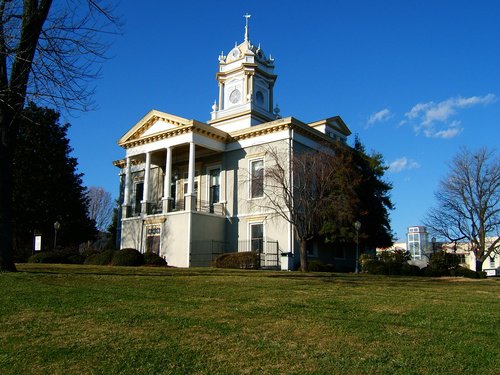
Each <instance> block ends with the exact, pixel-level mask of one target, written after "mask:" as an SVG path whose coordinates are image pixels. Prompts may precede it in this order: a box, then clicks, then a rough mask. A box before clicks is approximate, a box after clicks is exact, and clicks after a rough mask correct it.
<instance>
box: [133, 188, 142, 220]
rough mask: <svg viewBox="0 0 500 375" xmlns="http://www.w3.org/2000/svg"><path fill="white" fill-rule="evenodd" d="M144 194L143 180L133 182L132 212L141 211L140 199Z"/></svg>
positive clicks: (138, 212) (137, 212)
mask: <svg viewBox="0 0 500 375" xmlns="http://www.w3.org/2000/svg"><path fill="white" fill-rule="evenodd" d="M143 195H144V182H138V183H136V184H135V199H134V212H135V213H136V214H140V213H141V201H142V198H143Z"/></svg>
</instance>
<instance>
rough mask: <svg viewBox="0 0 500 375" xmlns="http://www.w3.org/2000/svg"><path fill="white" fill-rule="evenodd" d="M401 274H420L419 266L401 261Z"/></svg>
mask: <svg viewBox="0 0 500 375" xmlns="http://www.w3.org/2000/svg"><path fill="white" fill-rule="evenodd" d="M400 271H401V275H404V276H420V275H421V272H420V267H419V266H415V265H412V264H408V263H403V264H402V265H401V269H400Z"/></svg>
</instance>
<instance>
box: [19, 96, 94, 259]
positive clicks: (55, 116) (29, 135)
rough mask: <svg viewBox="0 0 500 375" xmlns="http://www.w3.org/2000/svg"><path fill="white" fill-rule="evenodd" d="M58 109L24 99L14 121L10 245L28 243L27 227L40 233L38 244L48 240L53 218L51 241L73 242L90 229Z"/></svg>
mask: <svg viewBox="0 0 500 375" xmlns="http://www.w3.org/2000/svg"><path fill="white" fill-rule="evenodd" d="M59 117H60V115H59V113H57V112H56V111H54V110H52V109H49V108H42V107H38V106H36V105H35V104H33V103H30V104H29V105H28V106H27V107H26V109H25V110H24V111H23V119H22V121H21V122H20V132H19V138H18V147H17V148H16V153H15V155H14V194H13V216H14V220H13V222H14V241H15V243H14V245H15V246H14V248H15V252H16V253H22V252H23V251H24V252H26V249H31V248H32V246H33V245H32V241H33V233H34V232H37V233H41V234H42V248H43V249H51V248H52V247H53V246H54V232H55V231H54V223H55V222H56V221H58V222H59V223H60V224H61V227H60V229H59V230H58V232H57V244H58V245H61V246H70V245H78V244H80V243H81V242H84V241H86V240H88V239H91V238H92V237H93V235H94V234H95V223H94V222H93V221H92V220H90V219H89V218H88V216H87V203H88V202H87V195H86V188H85V187H84V186H82V176H83V175H82V174H81V173H78V171H77V166H78V162H77V159H76V158H74V157H72V156H71V152H72V148H71V147H70V144H69V139H68V138H67V132H68V129H69V127H70V125H69V124H64V125H61V124H60V123H59Z"/></svg>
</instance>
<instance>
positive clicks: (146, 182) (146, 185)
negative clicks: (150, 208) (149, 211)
mask: <svg viewBox="0 0 500 375" xmlns="http://www.w3.org/2000/svg"><path fill="white" fill-rule="evenodd" d="M150 171H151V153H150V152H147V153H146V169H145V170H144V192H143V195H142V200H143V202H149V178H150Z"/></svg>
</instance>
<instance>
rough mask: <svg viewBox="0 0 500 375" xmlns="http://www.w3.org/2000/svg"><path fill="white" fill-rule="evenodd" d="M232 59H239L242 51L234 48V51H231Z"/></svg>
mask: <svg viewBox="0 0 500 375" xmlns="http://www.w3.org/2000/svg"><path fill="white" fill-rule="evenodd" d="M231 57H232V58H233V59H237V58H238V57H240V50H239V49H238V48H234V49H233V50H232V51H231Z"/></svg>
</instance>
